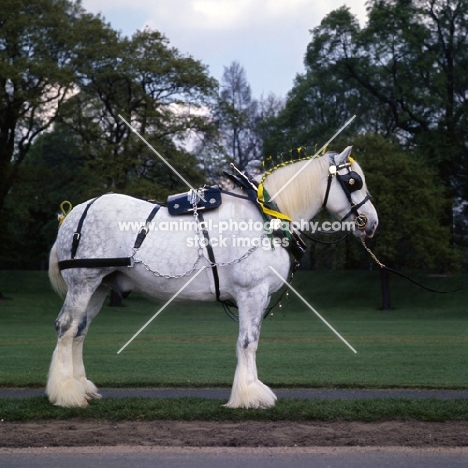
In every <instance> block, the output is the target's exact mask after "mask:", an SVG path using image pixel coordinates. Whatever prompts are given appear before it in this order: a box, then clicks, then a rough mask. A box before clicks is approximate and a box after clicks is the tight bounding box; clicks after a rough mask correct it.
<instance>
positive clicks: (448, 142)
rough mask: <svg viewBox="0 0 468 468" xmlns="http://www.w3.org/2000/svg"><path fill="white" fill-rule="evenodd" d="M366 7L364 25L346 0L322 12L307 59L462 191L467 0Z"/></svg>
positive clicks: (376, 0)
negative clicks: (337, 79) (360, 99)
mask: <svg viewBox="0 0 468 468" xmlns="http://www.w3.org/2000/svg"><path fill="white" fill-rule="evenodd" d="M368 11H369V20H368V23H367V25H366V26H365V27H364V28H362V29H361V28H360V27H359V26H358V24H357V22H356V20H355V18H353V17H352V15H351V14H350V13H349V10H348V9H347V8H345V7H343V8H341V9H339V10H336V11H334V12H332V13H331V14H330V15H328V16H327V17H326V18H325V19H324V20H323V21H322V23H321V25H320V26H319V27H318V28H316V29H315V30H314V32H313V35H314V37H313V40H312V42H311V44H310V45H309V47H308V52H307V56H306V63H308V64H310V65H314V66H315V67H320V68H321V69H322V70H324V69H326V70H327V71H328V72H329V73H330V74H331V75H332V76H337V77H340V78H341V80H342V81H343V82H346V83H348V87H349V89H350V90H354V91H355V92H358V93H359V94H360V96H362V97H363V99H364V102H366V103H367V108H368V111H367V112H365V116H366V120H365V123H364V125H368V122H369V121H373V122H375V125H376V129H379V131H381V132H384V133H386V134H388V135H390V134H391V135H396V136H397V137H398V139H399V141H400V142H402V143H404V144H406V145H407V146H408V147H411V148H418V152H419V153H420V154H422V155H424V157H425V158H426V159H427V160H428V161H429V162H430V163H431V164H434V163H435V164H437V167H438V172H439V174H440V176H441V178H442V180H443V181H444V183H445V184H446V186H447V188H449V187H450V188H451V189H452V191H453V193H454V194H457V195H459V196H461V197H462V198H464V199H466V198H467V197H468V192H467V187H468V185H467V179H466V175H467V174H466V169H464V168H465V167H466V159H467V157H468V141H467V136H466V135H467V130H468V113H467V112H466V111H467V106H468V94H467V90H468V79H467V76H466V73H465V72H464V70H465V67H466V65H467V63H468V0H437V1H436V0H406V1H401V0H373V1H371V2H370V3H369V8H368ZM382 111H384V112H382ZM361 120H363V119H361Z"/></svg>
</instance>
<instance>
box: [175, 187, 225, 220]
mask: <svg viewBox="0 0 468 468" xmlns="http://www.w3.org/2000/svg"><path fill="white" fill-rule="evenodd" d="M198 193H199V194H201V195H202V196H203V198H204V199H205V201H203V200H202V199H201V198H200V200H199V201H198V203H197V210H203V211H208V210H214V209H215V208H218V207H219V206H220V205H221V203H222V200H221V190H220V188H219V187H218V186H213V187H205V188H203V189H202V191H201V192H200V191H199V192H198ZM190 199H191V193H190V192H184V193H178V194H176V195H169V197H168V198H167V208H168V210H169V214H170V215H172V216H176V215H182V214H188V213H192V212H193V206H192V205H191V203H190Z"/></svg>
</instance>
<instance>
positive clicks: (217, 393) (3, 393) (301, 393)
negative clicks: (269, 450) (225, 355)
mask: <svg viewBox="0 0 468 468" xmlns="http://www.w3.org/2000/svg"><path fill="white" fill-rule="evenodd" d="M274 392H275V393H276V396H277V397H278V398H280V399H281V398H304V399H309V400H338V399H341V400H352V399H370V398H437V399H440V400H450V399H456V398H468V390H420V389H382V390H380V389H375V390H373V389H334V388H318V389H315V388H295V389H276V390H275V389H274ZM100 393H101V395H102V396H103V398H128V397H137V398H138V397H141V398H183V397H197V398H209V399H215V400H228V399H229V394H230V389H228V388H102V389H100ZM43 395H44V389H32V388H0V398H31V397H36V396H43Z"/></svg>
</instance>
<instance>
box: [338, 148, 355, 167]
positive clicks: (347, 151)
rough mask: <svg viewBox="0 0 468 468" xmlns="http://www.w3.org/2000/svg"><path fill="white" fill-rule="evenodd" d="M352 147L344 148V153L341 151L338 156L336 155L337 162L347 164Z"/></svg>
mask: <svg viewBox="0 0 468 468" xmlns="http://www.w3.org/2000/svg"><path fill="white" fill-rule="evenodd" d="M352 149H353V147H352V146H348V147H347V148H345V149H344V151H343V152H342V153H340V154H339V155H338V156H335V164H336V165H337V166H339V165H340V164H345V163H346V162H348V158H349V156H350V155H351V150H352Z"/></svg>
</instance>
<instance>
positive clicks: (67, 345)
mask: <svg viewBox="0 0 468 468" xmlns="http://www.w3.org/2000/svg"><path fill="white" fill-rule="evenodd" d="M99 283H100V280H99ZM97 287H98V283H97V280H96V285H94V287H93V285H92V284H91V282H90V281H87V283H86V285H85V286H82V287H81V288H78V287H77V286H76V283H75V285H74V287H69V289H68V293H67V296H66V298H65V302H64V304H63V306H62V310H61V311H60V314H59V316H58V317H57V320H56V321H55V328H56V331H57V337H58V338H57V346H56V347H55V351H54V354H53V356H52V362H51V364H50V369H49V376H48V379H47V387H46V394H47V395H48V397H49V400H50V401H51V402H52V403H53V404H55V405H57V406H65V407H73V406H82V407H84V406H87V404H88V403H87V394H88V391H90V390H91V393H95V387H94V384H92V387H91V386H88V388H86V386H87V384H86V382H87V379H86V376H85V373H84V366H83V364H82V358H81V357H79V356H80V355H81V352H82V345H83V339H84V337H83V339H81V338H80V337H81V336H82V334H83V332H85V331H87V329H88V327H89V323H88V305H89V304H90V303H91V304H93V302H94V301H92V300H91V299H92V297H93V294H94V292H95V291H96V289H97ZM99 297H102V295H101V294H99ZM103 300H104V298H102V301H103ZM101 305H102V302H101ZM93 309H94V308H93ZM96 313H97V312H96ZM96 313H95V314H94V316H95V315H96ZM90 318H91V319H92V318H93V317H90ZM75 340H77V341H76V342H75ZM74 342H75V343H74ZM74 351H75V353H76V356H75V357H74ZM75 364H76V365H77V372H78V377H79V379H80V380H77V379H76V378H75V370H74V367H75ZM93 387H94V388H93Z"/></svg>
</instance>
